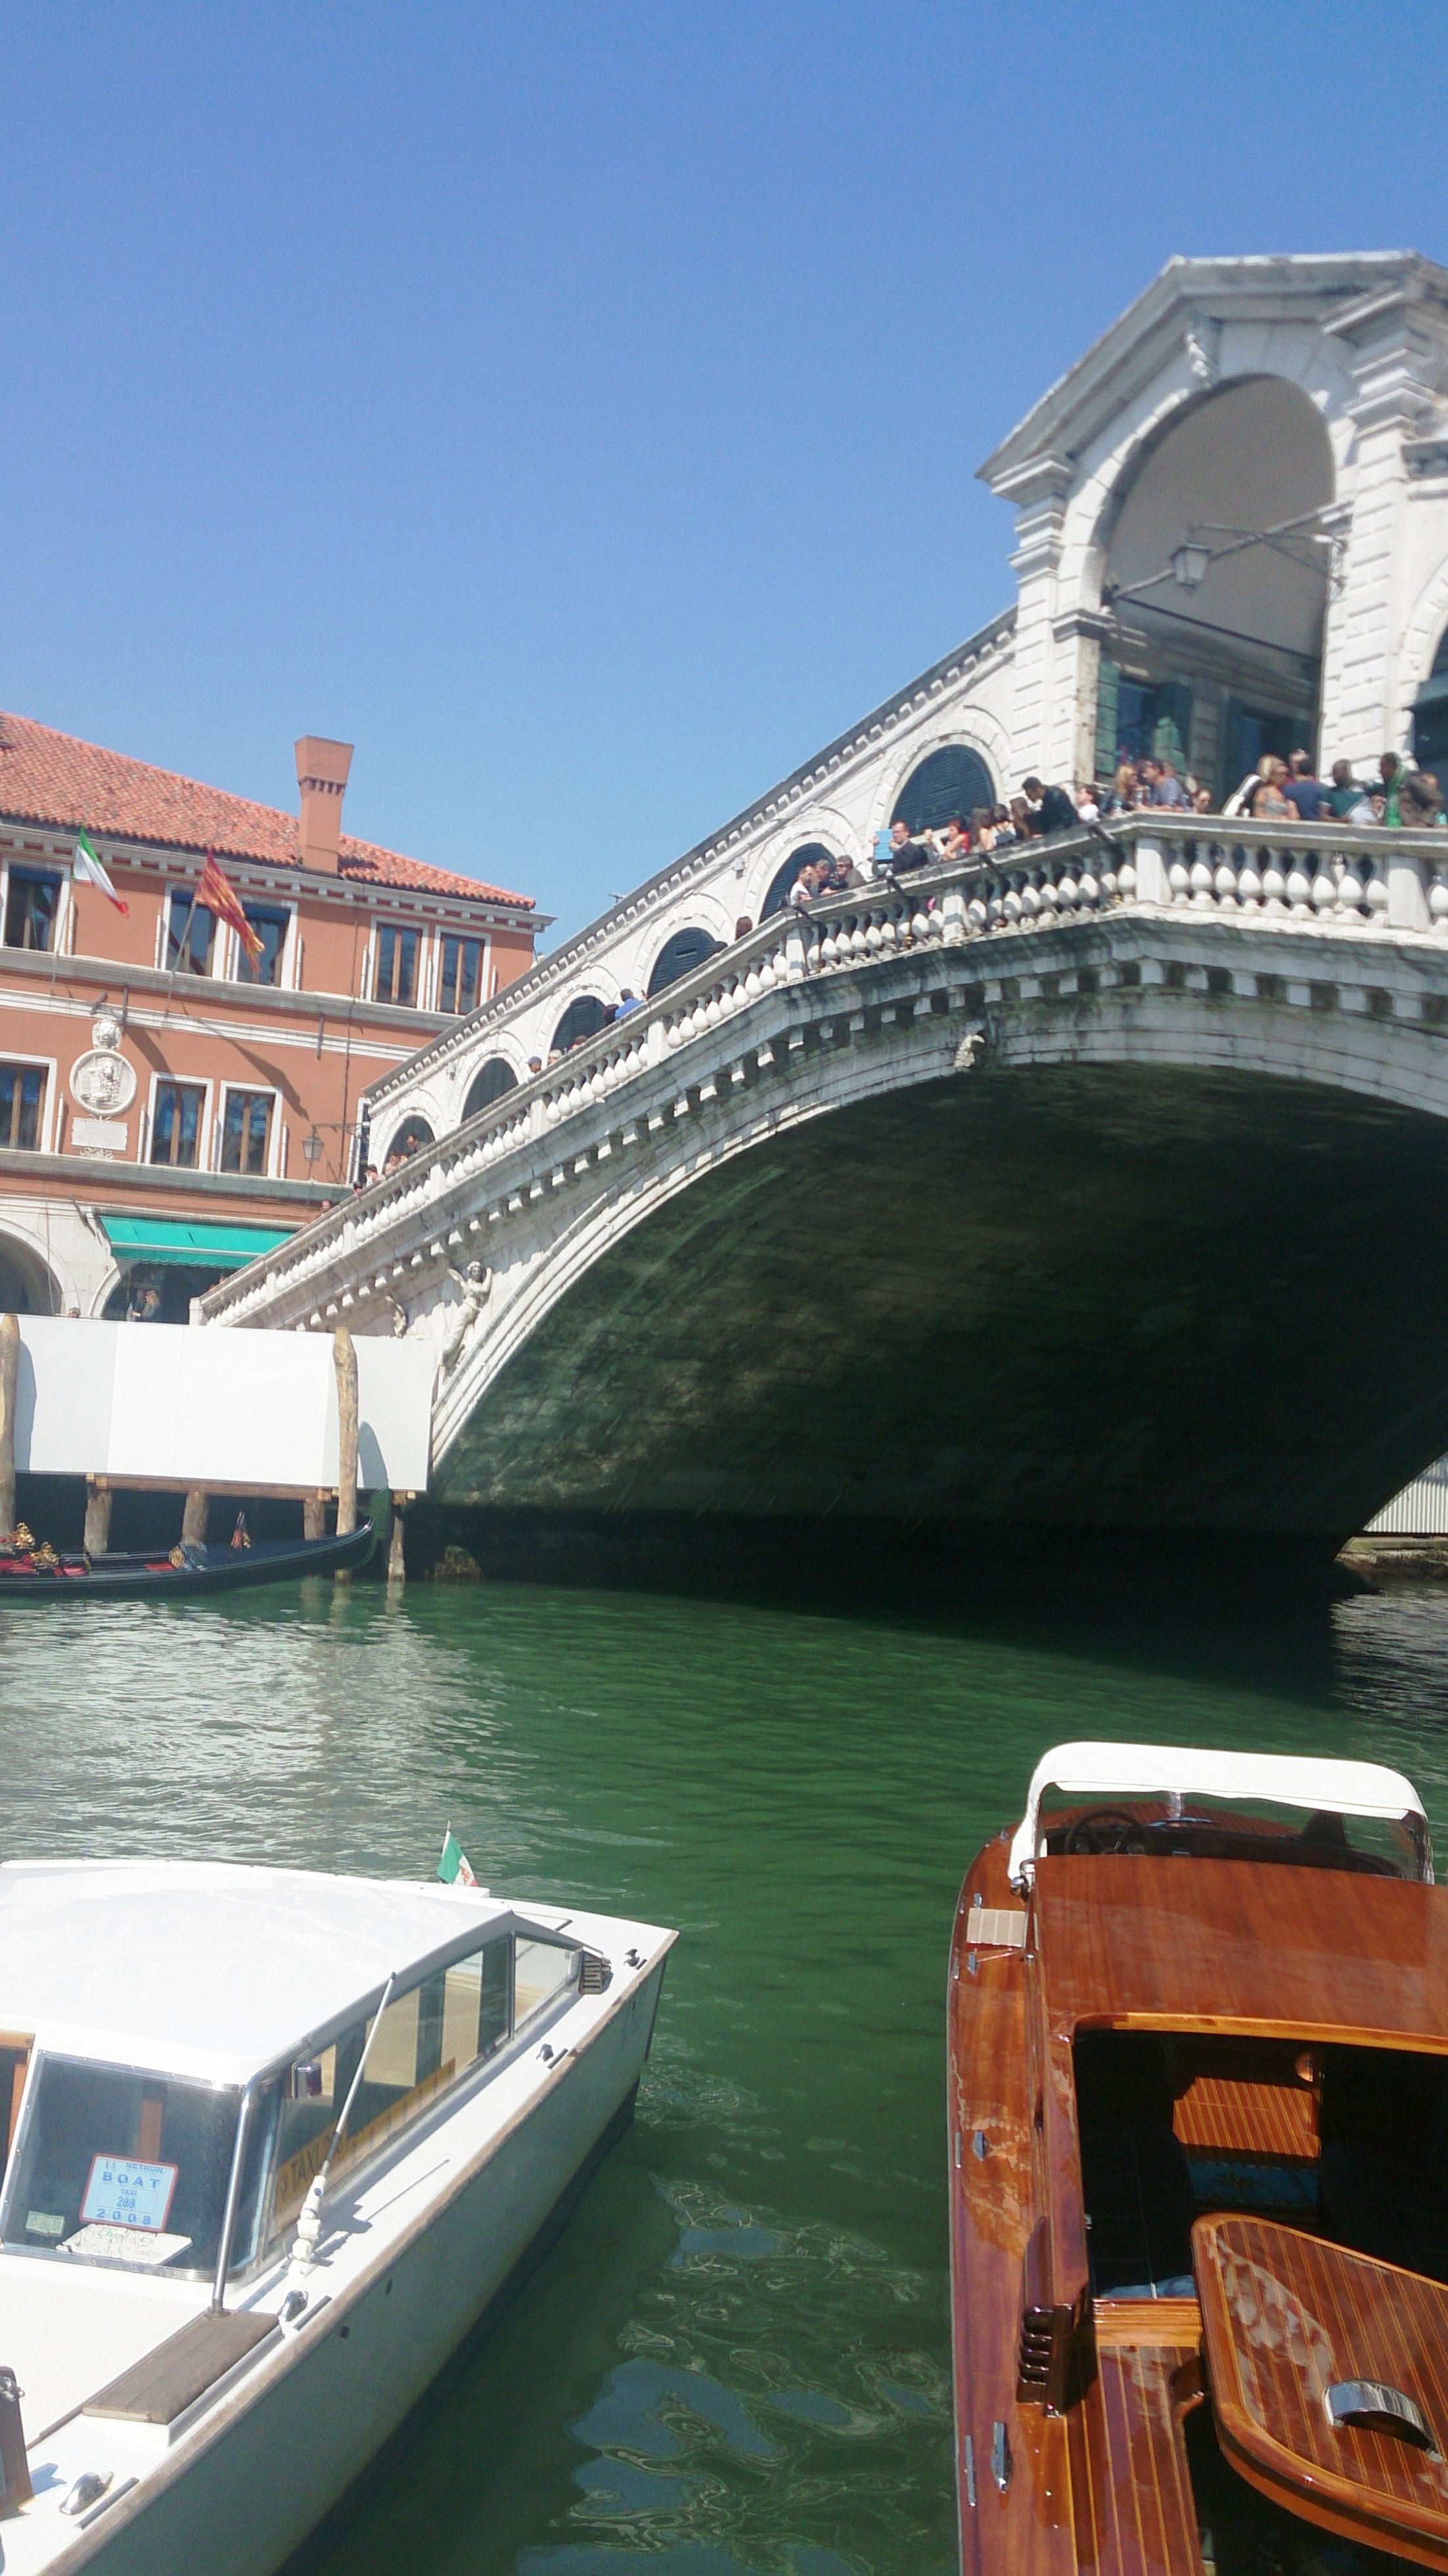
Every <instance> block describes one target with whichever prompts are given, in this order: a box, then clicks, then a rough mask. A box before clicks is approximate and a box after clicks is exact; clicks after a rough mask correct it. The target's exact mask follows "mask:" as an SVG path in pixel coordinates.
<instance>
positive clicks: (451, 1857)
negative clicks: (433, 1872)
mask: <svg viewBox="0 0 1448 2576" xmlns="http://www.w3.org/2000/svg"><path fill="white" fill-rule="evenodd" d="M437 1874H438V1877H439V1878H440V1879H441V1880H442V1882H443V1885H444V1886H445V1887H476V1886H477V1883H478V1882H477V1877H476V1874H475V1872H474V1869H473V1865H472V1863H471V1861H470V1860H469V1859H468V1856H467V1853H466V1852H465V1851H464V1849H463V1847H462V1844H461V1843H460V1842H459V1841H458V1838H457V1835H456V1834H455V1833H454V1832H453V1829H452V1827H451V1825H449V1827H448V1829H447V1832H446V1833H445V1834H444V1835H443V1838H442V1858H441V1860H440V1861H439V1862H438V1865H437Z"/></svg>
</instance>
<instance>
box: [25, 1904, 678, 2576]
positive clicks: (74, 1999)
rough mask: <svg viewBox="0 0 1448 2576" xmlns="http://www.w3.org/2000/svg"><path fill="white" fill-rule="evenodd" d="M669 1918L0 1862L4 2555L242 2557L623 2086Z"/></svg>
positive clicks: (212, 2567) (476, 2299) (504, 2244)
mask: <svg viewBox="0 0 1448 2576" xmlns="http://www.w3.org/2000/svg"><path fill="white" fill-rule="evenodd" d="M673 1939H674V1935H673V1934H672V1933H671V1932H667V1931H660V1930H658V1929H656V1928H655V1927H654V1926H653V1925H650V1924H646V1923H628V1922H618V1921H615V1920H613V1919H612V1918H610V1917H608V1916H604V1915H593V1914H584V1913H569V1912H566V1911H564V1910H563V1909H561V1908H558V1907H554V1906H546V1905H533V1904H529V1905H526V1906H524V1905H514V1904H510V1903H508V1902H506V1901H504V1900H502V1899H499V1898H496V1897H491V1896H489V1895H488V1894H487V1892H486V1891H485V1890H483V1889H481V1888H478V1887H476V1886H470V1885H464V1884H462V1883H461V1881H459V1883H457V1884H455V1885H453V1886H419V1885H414V1884H411V1883H404V1882H398V1881H377V1880H368V1879H357V1878H333V1877H326V1876H323V1875H321V1874H319V1873H311V1872H306V1871H292V1870H273V1869H250V1868H240V1867H228V1866H225V1865H223V1864H219V1863H218V1864H207V1863H192V1862H181V1861H177V1862H164V1861H115V1862H110V1863H99V1864H96V1863H75V1862H71V1863H42V1862H35V1863H30V1862H10V1863H7V1864H6V1865H5V1866H4V1867H0V2147H3V2148H4V2149H5V2151H6V2152H5V2158H4V2177H3V2186H0V2552H3V2562H0V2563H3V2568H4V2576H35V2571H38V2570H42V2569H43V2570H45V2571H46V2576H69V2571H70V2570H72V2569H77V2570H78V2569H81V2568H85V2569H95V2570H97V2571H101V2572H102V2576H195V2571H197V2570H201V2569H204V2570H205V2571H206V2576H266V2571H269V2570H272V2569H274V2568H276V2567H277V2566H278V2565H280V2563H281V2561H282V2560H283V2559H284V2558H285V2557H286V2556H287V2555H288V2554H289V2553H290V2552H291V2550H292V2549H294V2548H295V2547H296V2545H297V2543H298V2542H299V2541H300V2540H301V2539H302V2538H303V2537H304V2536H305V2534H306V2533H307V2531H308V2530H310V2528H311V2527H312V2525H313V2524H314V2523H315V2522H316V2521H317V2520H318V2519H319V2518H320V2516H321V2515H322V2514H323V2513H325V2512H326V2510H327V2509H328V2507H329V2506H330V2505H331V2504H333V2503H334V2502H335V2500H336V2499H337V2497H338V2496H339V2495H340V2494H341V2493H342V2491H343V2489H344V2488H345V2487H346V2486H347V2484H348V2483H349V2481H350V2480H351V2479H352V2478H354V2477H355V2476H356V2475H357V2473H358V2471H359V2470H360V2469H361V2468H362V2467H363V2466H364V2465H365V2464H366V2462H367V2461H368V2459H369V2458H370V2457H371V2456H372V2454H373V2453H374V2452H375V2451H376V2450H377V2449H378V2447H379V2445H380V2444H381V2443H382V2442H384V2441H385V2440H386V2438H387V2436H388V2435H389V2434H390V2433H391V2432H392V2431H393V2430H394V2428H395V2427H396V2425H397V2424H398V2423H399V2422H400V2421H401V2419H402V2417H403V2416H404V2415H405V2414H406V2413H407V2411H408V2409H409V2407H410V2406H412V2404H413V2403H414V2402H415V2400H416V2399H417V2398H418V2397H419V2396H420V2395H421V2394H422V2392H423V2390H424V2389H425V2388H426V2386H427V2384H428V2382H429V2381H430V2380H431V2379H432V2378H433V2376H434V2375H435V2373H436V2372H437V2371H438V2370H439V2368H440V2367H441V2365H442V2364H443V2362H444V2361H445V2360H446V2359H447V2358H448V2356H449V2354H450V2353H451V2352H453V2351H454V2350H455V2349H456V2347H457V2345H458V2344H459V2343H460V2342H461V2340H462V2338H463V2336H464V2335H465V2334H466V2332H467V2330H468V2328H469V2326H470V2325H472V2323H473V2322H474V2320H475V2319H476V2318H477V2317H478V2316H479V2314H480V2313H481V2312H482V2310H483V2309H484V2308H485V2307H486V2306H487V2305H488V2303H489V2301H490V2300H491V2299H492V2298H493V2297H494V2295H495V2294H496V2293H497V2292H498V2290H499V2289H500V2288H501V2287H502V2286H503V2285H504V2283H505V2282H506V2281H507V2279H508V2276H509V2274H510V2273H511V2272H513V2271H514V2270H515V2268H516V2267H517V2266H518V2265H519V2263H520V2262H521V2261H522V2259H523V2258H524V2257H525V2256H526V2255H527V2254H528V2252H529V2250H530V2248H533V2247H535V2246H536V2244H537V2242H538V2240H539V2238H540V2236H541V2235H542V2234H543V2233H544V2231H546V2229H547V2228H548V2226H549V2225H550V2222H552V2221H554V2220H555V2219H556V2218H557V2217H558V2216H559V2214H560V2213H561V2212H562V2211H563V2210H564V2209H565V2208H566V2207H567V2205H568V2203H569V2201H570V2198H571V2196H572V2194H573V2192H574V2190H575V2188H576V2186H577V2185H578V2184H579V2182H580V2180H581V2179H582V2178H583V2176H585V2175H586V2173H587V2172H588V2171H589V2169H590V2167H591V2164H592V2162H593V2160H594V2158H595V2157H596V2156H597V2155H598V2153H599V2152H600V2151H601V2150H602V2149H603V2148H604V2147H605V2146H606V2145H607V2144H608V2142H609V2140H610V2138H611V2137H612V2136H614V2135H615V2134H616V2133H617V2131H618V2129H619V2128H620V2127H621V2126H622V2125H623V2123H624V2122H625V2121H626V2120H627V2118H628V2115H629V2112H630V2110H631V2108H632V2104H633V2097H634V2093H635V2090H636V2088H637V2085H638V2081H639V2076H640V2073H641V2070H642V2067H643V2062H644V2059H645V2057H646V2055H647V2053H648V2047H649V2041H650V2038H651V2035H652V2030H653V2022H654V2014H655V2011H656V2008H657V2005H658V1998H659V1989H660V1985H661V1983H662V1979H663V1973H664V1962H665V1958H666V1956H667V1953H668V1951H669V1949H670V1947H671V1945H672V1942H673Z"/></svg>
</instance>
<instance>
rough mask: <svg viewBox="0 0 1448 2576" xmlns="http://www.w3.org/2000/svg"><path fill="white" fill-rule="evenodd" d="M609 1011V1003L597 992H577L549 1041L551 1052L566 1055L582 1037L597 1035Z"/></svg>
mask: <svg viewBox="0 0 1448 2576" xmlns="http://www.w3.org/2000/svg"><path fill="white" fill-rule="evenodd" d="M608 1011H609V1005H608V1004H607V1003H606V1002H605V1001H603V1000H602V999H601V997H600V996H599V995H598V994H597V993H589V992H584V993H575V994H574V995H573V998H572V1000H571V1001H570V1002H569V1003H568V1004H567V1006H566V1008H565V1009H564V1011H563V1014H562V1017H561V1018H560V1019H559V1020H558V1022H557V1023H556V1025H555V1027H554V1030H553V1034H552V1036H551V1037H550V1039H549V1041H548V1052H549V1054H550V1055H552V1054H559V1055H566V1054H567V1053H568V1050H569V1048H570V1047H571V1046H576V1045H577V1044H578V1041H579V1039H580V1038H593V1037H597V1035H598V1032H599V1030H600V1029H601V1028H602V1027H603V1025H604V1022H605V1020H606V1019H607V1017H608Z"/></svg>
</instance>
